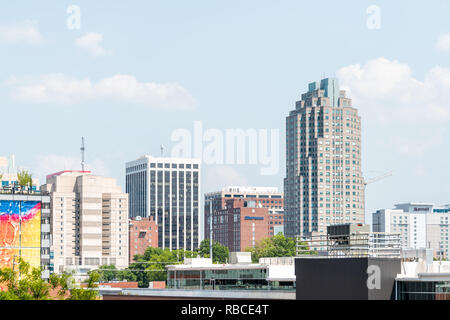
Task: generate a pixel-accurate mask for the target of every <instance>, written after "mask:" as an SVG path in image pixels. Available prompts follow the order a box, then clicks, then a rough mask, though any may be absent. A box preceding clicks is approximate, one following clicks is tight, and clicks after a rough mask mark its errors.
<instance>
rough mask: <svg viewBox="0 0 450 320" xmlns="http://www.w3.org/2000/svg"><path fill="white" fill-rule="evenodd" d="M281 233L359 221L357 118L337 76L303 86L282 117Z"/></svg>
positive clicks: (320, 231)
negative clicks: (282, 222) (304, 89)
mask: <svg viewBox="0 0 450 320" xmlns="http://www.w3.org/2000/svg"><path fill="white" fill-rule="evenodd" d="M284 196H285V204H284V207H285V208H284V212H285V234H286V235H287V236H289V237H295V236H298V235H300V236H311V235H313V234H325V233H326V227H327V226H328V225H332V224H342V223H354V224H357V223H363V222H364V181H363V176H362V172H361V117H360V116H359V115H358V110H357V109H356V108H354V107H352V100H351V99H350V98H348V97H346V93H345V91H344V90H340V89H339V84H338V81H337V79H334V78H327V79H323V80H321V81H320V82H313V83H310V84H309V88H308V92H306V93H304V94H302V97H301V100H300V101H297V102H296V105H295V110H292V111H291V112H290V113H289V116H288V117H286V178H285V179H284Z"/></svg>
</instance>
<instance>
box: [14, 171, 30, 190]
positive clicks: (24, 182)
mask: <svg viewBox="0 0 450 320" xmlns="http://www.w3.org/2000/svg"><path fill="white" fill-rule="evenodd" d="M17 181H18V182H19V186H21V187H26V186H29V187H30V188H31V187H32V186H33V177H32V175H31V174H30V173H29V172H28V171H26V170H19V172H17Z"/></svg>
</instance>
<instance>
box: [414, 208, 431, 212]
mask: <svg viewBox="0 0 450 320" xmlns="http://www.w3.org/2000/svg"><path fill="white" fill-rule="evenodd" d="M429 210H430V209H429V208H417V207H415V208H414V211H415V212H417V211H427V212H428V211H429Z"/></svg>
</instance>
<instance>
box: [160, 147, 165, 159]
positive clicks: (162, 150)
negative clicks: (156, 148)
mask: <svg viewBox="0 0 450 320" xmlns="http://www.w3.org/2000/svg"><path fill="white" fill-rule="evenodd" d="M160 149H161V157H162V156H163V154H164V145H161V147H160Z"/></svg>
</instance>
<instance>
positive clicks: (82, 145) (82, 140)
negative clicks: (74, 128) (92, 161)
mask: <svg viewBox="0 0 450 320" xmlns="http://www.w3.org/2000/svg"><path fill="white" fill-rule="evenodd" d="M80 150H81V171H84V168H85V165H86V163H85V162H84V150H85V148H84V137H81V148H80Z"/></svg>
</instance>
